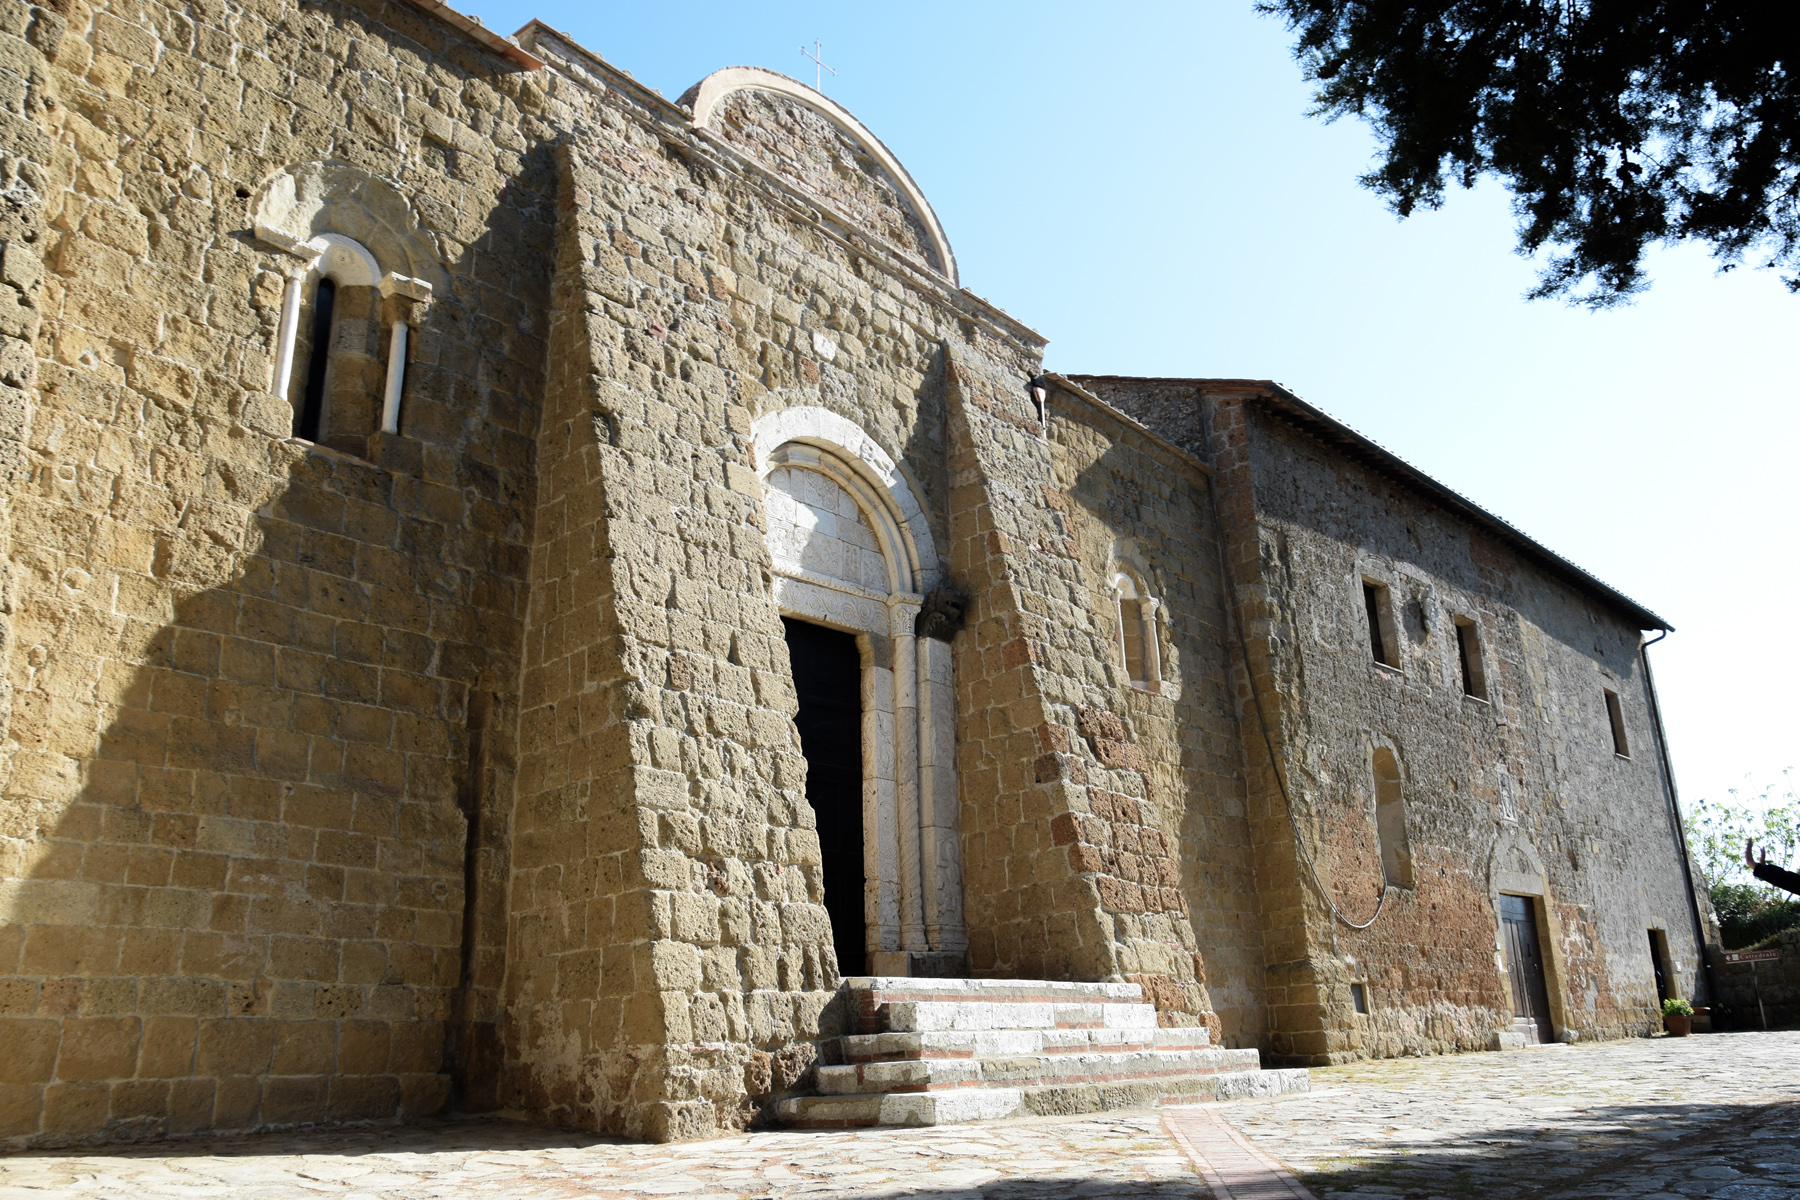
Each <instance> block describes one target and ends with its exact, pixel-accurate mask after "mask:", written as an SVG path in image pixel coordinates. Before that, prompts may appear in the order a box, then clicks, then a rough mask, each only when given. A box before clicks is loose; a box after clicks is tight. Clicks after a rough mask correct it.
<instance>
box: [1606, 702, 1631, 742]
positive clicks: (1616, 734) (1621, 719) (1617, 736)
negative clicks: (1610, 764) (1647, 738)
mask: <svg viewBox="0 0 1800 1200" xmlns="http://www.w3.org/2000/svg"><path fill="white" fill-rule="evenodd" d="M1606 719H1607V720H1608V721H1610V722H1611V723H1612V737H1613V753H1614V754H1616V755H1618V756H1619V757H1620V758H1630V757H1631V747H1630V746H1629V745H1628V744H1627V743H1626V741H1625V711H1624V710H1623V709H1622V708H1620V707H1619V693H1617V692H1615V691H1612V690H1611V689H1610V688H1609V689H1606Z"/></svg>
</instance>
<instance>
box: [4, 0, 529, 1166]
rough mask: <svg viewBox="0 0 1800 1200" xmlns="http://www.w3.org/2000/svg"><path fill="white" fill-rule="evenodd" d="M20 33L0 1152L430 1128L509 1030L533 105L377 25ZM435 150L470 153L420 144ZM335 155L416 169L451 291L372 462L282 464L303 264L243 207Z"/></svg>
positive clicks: (56, 21) (445, 55)
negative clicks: (394, 430) (424, 1115)
mask: <svg viewBox="0 0 1800 1200" xmlns="http://www.w3.org/2000/svg"><path fill="white" fill-rule="evenodd" d="M7 14H8V20H9V21H11V23H12V27H13V30H14V33H15V34H18V33H25V34H28V35H29V36H30V37H31V38H34V39H35V42H27V43H26V44H33V45H38V46H41V51H40V52H41V53H42V56H43V57H42V65H41V66H34V67H33V71H34V75H33V79H34V83H33V87H34V88H35V89H38V90H37V91H35V92H34V93H33V94H34V95H36V96H38V97H39V100H38V101H36V102H33V103H31V104H27V105H25V106H24V107H23V108H22V109H20V110H19V111H17V112H16V113H15V114H14V117H15V118H16V119H20V120H22V119H24V118H27V117H29V118H33V119H34V122H35V130H31V129H27V130H25V132H24V133H23V134H21V137H20V138H19V139H18V140H17V141H14V139H13V138H12V137H11V136H10V135H9V137H8V139H7V144H8V145H9V146H13V145H17V146H20V147H24V148H27V149H28V150H29V152H30V153H32V154H33V155H35V156H37V158H38V159H40V160H41V165H38V164H32V165H29V166H27V167H15V168H13V169H12V171H11V174H10V178H11V179H13V180H14V181H15V182H21V181H22V182H23V183H24V184H25V185H26V186H27V187H28V188H29V190H30V192H31V193H32V195H33V196H34V197H35V199H34V200H33V201H32V203H35V204H37V205H39V206H41V212H42V216H43V224H42V226H41V228H42V230H43V232H42V234H41V235H34V236H38V237H40V238H41V240H39V241H36V242H32V241H31V240H30V237H29V236H25V235H27V234H30V233H31V222H29V221H26V222H24V223H23V224H22V225H21V226H20V229H21V237H20V238H19V239H18V243H17V244H18V245H19V246H20V247H21V250H20V251H14V250H13V249H12V247H13V246H14V244H15V242H14V239H13V237H12V234H11V231H9V234H8V247H9V249H8V251H7V262H9V263H12V264H14V267H13V268H9V269H13V270H16V272H17V273H19V275H20V277H21V278H23V277H24V276H25V274H26V267H25V265H24V261H23V259H22V258H21V257H20V254H21V253H22V252H23V247H24V246H25V245H27V244H31V245H34V246H41V252H42V258H43V261H44V264H45V273H44V277H43V282H42V284H41V285H40V286H39V287H38V288H36V289H28V290H30V291H31V292H32V294H31V299H32V300H33V301H34V302H35V303H36V304H38V305H40V306H41V307H39V309H38V311H39V312H40V313H41V314H42V315H43V318H44V319H43V322H42V324H41V326H40V327H39V328H38V329H37V330H36V331H35V334H36V341H35V347H34V349H35V359H36V362H35V369H36V374H37V379H36V393H35V397H34V399H35V405H33V406H32V407H31V408H30V409H29V410H28V412H27V414H26V416H27V418H28V420H27V421H26V422H25V423H22V424H21V423H18V422H17V421H15V424H14V425H12V426H9V428H11V429H13V430H15V431H16V432H17V433H18V434H19V435H20V437H21V438H22V440H23V447H22V454H20V455H16V456H15V458H14V459H13V460H12V461H13V463H14V464H15V470H14V475H13V477H12V480H11V484H10V487H9V489H8V497H9V500H10V502H11V507H10V516H11V518H12V520H11V529H10V533H11V548H10V549H11V552H10V555H9V562H10V564H11V567H12V570H13V576H12V585H11V589H10V594H9V601H10V610H11V618H12V637H11V638H10V639H9V641H8V643H7V645H6V648H5V649H6V678H7V680H8V683H9V684H10V686H11V689H12V695H13V709H12V720H11V723H10V727H9V730H8V741H7V743H6V748H7V751H8V756H9V760H10V761H9V762H8V764H7V766H8V771H7V774H6V782H5V792H4V797H3V802H4V806H5V815H6V824H5V828H4V834H5V841H4V866H5V871H4V874H5V876H6V880H5V882H4V883H3V884H0V895H3V897H4V931H3V933H0V954H3V957H4V969H5V973H6V976H7V983H6V985H5V989H4V992H3V993H0V994H3V996H4V999H3V1001H0V1004H3V1006H4V1016H3V1017H0V1020H3V1021H4V1023H5V1024H4V1031H3V1033H0V1038H3V1040H4V1044H5V1045H6V1046H7V1047H8V1048H9V1052H8V1053H7V1054H6V1055H5V1056H4V1057H5V1058H6V1059H7V1061H8V1062H9V1063H10V1064H13V1065H11V1066H9V1067H8V1068H7V1070H8V1072H9V1077H8V1078H7V1079H6V1080H5V1086H6V1088H7V1092H6V1095H7V1101H6V1116H5V1129H6V1134H7V1136H9V1137H11V1138H14V1139H26V1140H57V1139H64V1140H66V1139H71V1138H83V1137H96V1136H124V1135H136V1134H154V1133H161V1132H180V1131H185V1130H195V1129H206V1128H217V1129H231V1128H247V1127H253V1126H258V1125H266V1124H281V1123H291V1122H297V1121H312V1120H322V1119H327V1118H336V1119H344V1118H366V1117H379V1116H392V1115H394V1114H397V1113H404V1112H433V1111H438V1110H441V1109H442V1108H443V1107H444V1106H445V1105H446V1104H447V1103H448V1101H449V1099H450V1089H449V1081H450V1075H449V1067H450V1060H448V1059H447V1056H446V1043H447V1041H449V1042H451V1044H452V1048H453V1050H455V1052H456V1053H458V1054H464V1055H471V1054H475V1053H477V1052H478V1051H477V1047H478V1046H479V1044H480V1043H481V1042H482V1041H483V1040H484V1039H483V1038H481V1037H480V1036H478V1035H477V1034H476V1032H475V1031H476V1030H478V1029H479V1028H480V1027H483V1026H486V1027H488V1028H490V1029H491V1026H492V1023H493V1021H494V1019H495V1016H496V1013H497V1004H496V1003H495V1001H496V998H497V995H498V986H499V972H498V967H499V956H498V953H497V951H498V947H499V936H498V935H499V929H498V927H497V924H496V921H495V918H496V917H497V915H498V909H499V905H500V901H501V897H500V896H499V895H497V894H495V893H494V892H492V891H491V890H484V889H483V888H481V887H479V886H478V887H476V888H475V889H473V890H472V891H471V890H470V889H468V888H466V887H465V883H466V881H468V880H471V879H472V880H475V881H477V883H478V884H479V883H480V881H483V880H485V881H487V882H488V883H490V884H491V883H494V882H499V881H503V879H504V872H503V871H502V870H501V869H500V868H501V866H502V865H503V863H504V855H505V847H506V838H505V828H506V825H507V822H508V820H509V818H510V811H509V810H510V785H509V781H508V778H507V777H508V773H509V771H510V760H511V754H512V751H511V741H512V738H513V732H512V723H513V721H514V720H515V715H516V712H517V702H516V699H515V691H516V687H517V677H518V671H517V666H516V662H517V654H518V639H519V622H520V618H521V616H522V614H523V606H524V598H525V597H524V590H523V587H524V575H525V554H526V551H525V544H526V533H527V522H528V521H529V518H530V510H529V507H528V506H527V502H528V500H529V497H530V494H531V489H532V485H533V481H532V476H531V462H532V440H531V439H532V437H533V436H534V435H535V432H536V405H537V400H536V398H535V393H536V392H537V391H538V388H539V384H538V383H537V377H538V375H539V373H540V372H541V370H542V362H543V340H542V338H543V333H542V326H541V317H540V316H538V315H536V314H539V313H541V312H542V309H543V302H542V299H541V297H542V296H543V294H544V288H543V277H542V274H541V273H540V272H539V269H538V268H537V267H536V266H535V265H534V264H535V263H536V262H538V261H540V259H541V255H540V254H539V253H537V252H536V249H537V248H538V247H541V246H542V245H543V244H544V243H545V239H546V236H547V233H548V227H547V226H546V225H544V224H542V223H541V222H540V221H539V220H538V218H537V217H535V216H534V215H533V208H534V205H536V204H539V203H542V202H543V201H542V199H541V198H539V197H538V196H537V195H535V194H534V192H533V188H534V186H538V184H537V182H535V181H534V176H533V171H532V168H531V166H530V163H529V161H528V159H527V158H526V156H523V155H521V154H519V153H516V152H515V151H517V150H523V149H524V148H525V147H524V143H523V140H522V139H520V138H519V137H517V136H516V135H515V134H513V133H511V132H509V131H510V130H511V129H515V128H517V127H518V126H519V125H520V124H521V123H522V121H523V117H522V114H521V112H520V110H519V108H518V106H517V104H516V101H517V100H518V99H519V98H520V97H521V96H522V95H524V94H525V93H526V92H528V91H529V89H528V88H526V87H524V86H523V85H521V83H520V81H519V79H518V78H517V77H516V76H510V77H509V76H505V75H500V76H499V77H496V76H495V73H494V72H493V71H492V69H491V65H490V64H488V63H486V62H484V61H483V60H482V56H481V55H480V54H478V53H472V52H471V51H470V48H469V47H468V46H467V45H466V44H463V43H459V42H456V41H455V40H454V39H452V38H446V36H445V33H444V31H443V29H442V28H441V27H438V26H436V25H434V24H432V23H430V22H428V21H424V20H422V19H421V18H419V17H417V16H416V15H415V14H412V13H411V12H410V10H405V9H389V8H387V7H385V6H376V7H374V8H365V7H359V6H355V5H350V6H338V5H326V6H316V7H308V8H304V9H296V8H291V7H285V6H271V7H264V6H257V5H249V6H230V7H223V6H222V7H219V8H216V9H213V10H208V11H207V12H205V13H198V14H188V13H176V12H175V11H173V10H169V9H166V8H163V7H161V6H156V5H151V6H142V7H140V6H123V7H119V6H110V5H99V6H89V5H84V4H71V5H68V6H66V7H65V9H64V10H63V11H62V13H61V14H60V15H58V14H50V13H46V12H44V11H43V10H31V11H30V12H29V13H28V14H26V15H20V10H18V9H17V8H16V6H9V7H8V9H7ZM378 29H379V32H377V30H378ZM393 31H398V32H393ZM44 97H51V98H53V100H54V102H51V101H50V100H46V99H43V98H44ZM526 103H527V104H532V103H535V101H533V100H527V101H526ZM427 106H429V107H430V108H431V111H432V117H431V119H430V120H426V121H420V119H419V113H420V110H421V109H422V108H424V107H427ZM403 112H410V113H411V114H412V115H413V118H414V123H413V124H410V125H407V124H403V121H402V113H403ZM495 118H499V119H500V122H501V124H503V125H504V127H505V128H504V129H503V130H501V131H499V132H495V131H494V129H493V128H492V127H491V125H490V122H492V121H494V120H495ZM419 124H424V125H426V126H430V127H432V128H435V129H436V130H437V131H438V133H439V135H440V136H443V137H445V138H448V139H449V140H452V141H457V140H460V143H461V148H460V149H459V150H458V155H459V156H460V157H459V158H458V159H457V161H456V162H455V163H451V162H449V161H447V160H446V159H445V158H443V157H442V156H437V155H434V154H433V153H431V152H430V151H429V146H430V145H431V143H430V142H429V140H428V139H427V138H425V137H421V136H419V135H418V134H416V133H414V134H412V135H411V136H409V137H407V138H405V139H403V140H402V141H401V143H400V144H399V147H398V148H396V137H397V135H399V133H400V131H401V129H402V128H407V129H416V128H418V125H419ZM477 125H479V126H481V127H483V128H484V130H485V131H486V132H487V133H488V134H489V136H487V137H479V136H477V135H476V134H475V133H474V132H473V128H472V127H473V126H477ZM459 127H460V128H461V130H462V131H463V132H462V133H460V134H456V133H454V131H455V130H457V129H458V128H459ZM14 128H18V126H15V127H14ZM27 134H28V135H29V136H26V135H27ZM484 157H485V160H486V161H485V162H483V161H482V160H483V158H484ZM317 158H334V159H336V160H338V161H340V162H344V163H348V164H356V163H358V162H361V163H367V164H370V165H371V166H373V167H375V168H376V169H378V170H381V171H394V170H396V169H397V170H398V171H399V172H400V173H401V174H403V175H405V177H406V178H407V180H408V187H409V190H410V191H411V192H412V193H413V195H414V198H415V205H416V211H417V212H418V213H419V219H420V221H421V223H422V225H423V227H424V228H425V230H426V234H427V236H429V237H430V238H432V239H434V240H435V243H436V245H437V247H438V249H439V252H440V253H441V255H442V259H443V262H444V266H445V270H446V272H447V273H448V274H449V275H450V276H451V278H452V279H454V281H455V286H454V287H453V289H452V291H453V293H454V294H453V295H451V296H449V297H447V298H446V301H447V303H446V304H445V305H444V306H443V307H442V309H441V312H439V313H437V314H435V315H434V318H433V321H432V323H430V324H429V325H428V327H427V328H426V329H424V330H423V331H421V333H420V335H419V336H418V337H417V338H416V339H415V341H414V348H413V358H412V363H411V367H410V371H409V377H408V390H407V395H406V408H405V410H406V414H407V427H406V429H405V430H404V433H403V436H401V437H399V438H394V439H388V440H386V441H385V442H380V443H379V444H378V445H376V446H375V447H373V449H371V450H370V451H369V453H371V455H372V456H373V457H372V459H362V458H357V457H351V456H347V455H342V454H336V453H332V452H330V451H328V450H325V449H322V448H308V447H306V446H304V445H298V444H295V443H294V442H292V441H290V440H288V439H289V430H290V426H291V421H292V416H291V412H290V410H289V407H288V405H287V404H286V403H285V402H284V401H283V400H282V399H281V398H278V397H276V396H273V395H271V394H270V393H269V391H268V389H269V387H270V386H271V383H272V359H273V355H274V350H275V342H276V334H277V328H278V321H279V310H280V301H281V296H282V292H283V286H282V281H283V277H284V275H285V273H286V272H287V271H288V270H289V269H290V264H291V262H292V260H291V259H290V258H289V257H288V256H286V255H283V254H282V253H280V252H279V251H276V250H273V249H271V248H269V247H266V246H264V245H262V244H261V243H259V242H257V241H256V240H255V239H254V238H253V237H252V236H251V235H250V231H249V230H248V229H247V228H246V226H247V224H248V221H247V206H248V202H249V200H250V198H251V197H252V195H253V193H254V192H255V189H256V188H257V187H258V185H259V184H260V183H261V181H262V180H263V179H264V178H265V177H266V176H267V175H269V174H270V173H271V172H272V171H274V170H276V169H277V168H279V167H282V166H283V165H284V164H287V163H291V162H294V161H298V160H305V159H317ZM501 161H504V163H505V166H506V169H507V171H508V178H507V179H506V180H505V185H504V186H505V196H504V198H502V196H501V195H500V191H501V179H500V177H499V175H498V174H496V173H495V170H494V168H495V165H496V164H497V163H499V162H501ZM15 194H17V195H21V196H22V195H23V193H18V192H17V190H16V189H15ZM30 208H31V204H26V205H25V209H24V211H29V210H30ZM15 211H18V210H15ZM12 295H13V296H14V297H15V300H17V299H19V298H22V297H23V296H24V293H22V292H20V291H19V290H17V289H14V290H13V292H12ZM14 311H15V312H16V311H17V307H16V306H15V309H14ZM9 328H11V329H16V331H17V335H18V336H20V337H25V336H30V335H31V334H32V333H33V332H34V331H33V330H31V329H30V327H29V325H28V324H20V323H17V322H15V324H14V325H12V326H9ZM8 361H9V362H10V363H15V366H14V367H13V368H12V369H13V370H14V371H15V372H17V371H18V370H19V368H18V367H17V366H16V359H13V358H9V359H8ZM12 377H13V378H15V379H20V380H21V381H22V380H23V378H24V377H23V376H22V375H19V374H16V373H15V375H14V376H12ZM12 411H13V412H14V413H15V417H16V415H17V409H16V407H15V408H14V409H13V410H12ZM477 743H479V746H480V749H479V751H478V752H476V753H472V749H473V748H474V747H475V746H476V744H477ZM472 819H473V822H472ZM471 823H474V824H477V825H478V826H479V827H481V828H482V829H483V830H484V833H483V834H482V835H481V836H480V837H478V839H477V840H476V841H475V842H474V843H473V844H471V843H470V841H469V833H468V830H469V827H470V825H471ZM465 917H467V918H468V919H467V921H466V922H465ZM453 1031H454V1032H455V1034H456V1035H457V1036H452V1032H453ZM459 1040H460V1045H459V1044H458V1042H459ZM485 1040H486V1041H488V1042H492V1041H493V1040H494V1039H493V1038H492V1037H491V1036H489V1037H487V1038H486V1039H485ZM13 1049H17V1050H18V1051H20V1053H17V1054H14V1053H12V1052H11V1051H12V1050H13ZM471 1100H472V1102H475V1103H479V1097H472V1098H471Z"/></svg>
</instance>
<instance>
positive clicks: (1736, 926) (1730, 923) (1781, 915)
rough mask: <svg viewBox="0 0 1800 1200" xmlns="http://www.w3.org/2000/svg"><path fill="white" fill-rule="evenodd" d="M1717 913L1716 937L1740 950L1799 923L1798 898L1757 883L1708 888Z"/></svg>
mask: <svg viewBox="0 0 1800 1200" xmlns="http://www.w3.org/2000/svg"><path fill="white" fill-rule="evenodd" d="M1709 894H1710V895H1711V896H1712V902H1713V911H1714V912H1716V913H1718V914H1719V940H1720V941H1722V942H1724V943H1725V948H1726V949H1727V950H1742V949H1743V948H1744V947H1746V946H1754V945H1756V943H1758V942H1760V941H1763V940H1764V939H1766V938H1771V937H1774V936H1775V935H1776V934H1778V933H1780V932H1781V931H1782V930H1784V929H1793V928H1795V927H1796V926H1800V900H1795V899H1792V898H1791V897H1786V896H1783V895H1782V894H1781V893H1779V892H1777V891H1775V890H1774V889H1773V888H1766V887H1763V886H1761V885H1760V884H1748V883H1715V884H1713V885H1712V888H1711V889H1710V893H1709Z"/></svg>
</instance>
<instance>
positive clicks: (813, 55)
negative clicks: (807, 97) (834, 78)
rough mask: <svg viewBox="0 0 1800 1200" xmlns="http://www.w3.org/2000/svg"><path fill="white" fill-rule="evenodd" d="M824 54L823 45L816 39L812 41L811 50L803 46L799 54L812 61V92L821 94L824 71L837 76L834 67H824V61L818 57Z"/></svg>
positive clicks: (823, 88)
mask: <svg viewBox="0 0 1800 1200" xmlns="http://www.w3.org/2000/svg"><path fill="white" fill-rule="evenodd" d="M824 52H825V45H824V43H823V42H820V41H819V40H818V39H817V38H814V39H813V48H812V49H811V50H808V49H807V48H806V47H805V46H802V47H800V53H802V54H804V55H806V57H808V58H810V59H812V60H813V91H815V92H822V91H824V90H825V72H826V71H830V72H831V73H832V74H833V75H836V74H837V69H836V68H835V67H828V66H826V65H825V60H824V59H823V58H821V57H819V56H820V55H821V54H823V53H824Z"/></svg>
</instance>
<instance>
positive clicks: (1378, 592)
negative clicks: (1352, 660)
mask: <svg viewBox="0 0 1800 1200" xmlns="http://www.w3.org/2000/svg"><path fill="white" fill-rule="evenodd" d="M1363 607H1364V608H1365V609H1367V610H1368V616H1369V649H1370V651H1371V652H1373V654H1374V655H1375V661H1376V662H1378V663H1380V664H1382V665H1383V666H1387V667H1397V666H1399V665H1400V659H1399V655H1398V650H1399V645H1398V640H1397V639H1396V638H1395V637H1394V611H1393V606H1392V605H1391V604H1389V602H1388V590H1387V588H1386V587H1385V586H1384V585H1382V584H1379V583H1376V582H1374V581H1373V580H1370V579H1365V580H1363Z"/></svg>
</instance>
